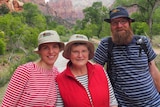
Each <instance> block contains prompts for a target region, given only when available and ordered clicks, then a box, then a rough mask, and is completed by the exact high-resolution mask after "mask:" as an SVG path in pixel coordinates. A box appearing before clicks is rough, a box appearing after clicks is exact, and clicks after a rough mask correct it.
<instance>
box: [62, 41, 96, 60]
mask: <svg viewBox="0 0 160 107" xmlns="http://www.w3.org/2000/svg"><path fill="white" fill-rule="evenodd" d="M74 43H85V44H86V45H87V46H88V47H89V51H90V53H89V60H90V59H92V58H93V56H94V45H93V43H91V42H89V41H80V40H77V41H72V42H69V43H67V44H66V46H65V48H64V51H63V54H62V55H63V57H65V58H66V59H70V54H71V53H70V51H71V46H72V45H73V44H74Z"/></svg>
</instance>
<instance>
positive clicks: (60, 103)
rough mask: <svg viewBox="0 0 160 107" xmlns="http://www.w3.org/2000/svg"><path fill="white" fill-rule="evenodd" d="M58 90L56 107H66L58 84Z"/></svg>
mask: <svg viewBox="0 0 160 107" xmlns="http://www.w3.org/2000/svg"><path fill="white" fill-rule="evenodd" d="M56 88H57V100H56V107H64V104H63V100H62V97H61V95H60V92H59V88H58V84H57V83H56Z"/></svg>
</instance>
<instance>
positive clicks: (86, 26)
mask: <svg viewBox="0 0 160 107" xmlns="http://www.w3.org/2000/svg"><path fill="white" fill-rule="evenodd" d="M107 12H108V11H107V8H106V7H105V6H103V5H102V2H94V3H93V4H92V6H91V7H87V8H85V9H84V10H83V13H84V19H82V21H77V26H75V29H77V30H78V32H80V31H81V32H82V31H83V32H85V34H87V35H88V36H89V37H92V36H97V37H98V38H99V37H100V34H101V31H102V27H103V26H102V24H103V22H104V21H103V20H104V18H106V16H107V15H108V14H107ZM92 26H93V27H92ZM78 27H79V28H78Z"/></svg>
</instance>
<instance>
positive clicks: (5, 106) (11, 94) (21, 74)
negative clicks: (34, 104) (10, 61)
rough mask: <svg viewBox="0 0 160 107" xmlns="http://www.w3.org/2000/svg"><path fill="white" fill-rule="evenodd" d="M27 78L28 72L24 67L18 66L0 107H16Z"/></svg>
mask: <svg viewBox="0 0 160 107" xmlns="http://www.w3.org/2000/svg"><path fill="white" fill-rule="evenodd" d="M28 78H29V70H28V69H27V67H26V66H24V65H22V66H19V67H18V68H17V69H16V70H15V72H14V74H13V76H12V78H11V80H10V82H9V84H8V87H7V90H6V93H5V95H4V98H3V101H2V107H16V105H17V103H18V101H19V99H20V97H21V94H22V92H23V90H24V87H25V84H26V82H27V80H28Z"/></svg>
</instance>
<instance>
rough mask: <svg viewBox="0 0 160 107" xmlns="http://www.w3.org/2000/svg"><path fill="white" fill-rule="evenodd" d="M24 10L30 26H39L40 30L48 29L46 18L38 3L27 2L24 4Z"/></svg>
mask: <svg viewBox="0 0 160 107" xmlns="http://www.w3.org/2000/svg"><path fill="white" fill-rule="evenodd" d="M23 9H24V11H23V12H22V14H23V16H24V18H25V21H26V23H27V24H28V26H31V27H37V28H38V29H40V30H44V29H46V27H47V25H46V18H45V16H44V15H43V14H42V13H41V11H40V10H39V9H38V7H37V5H34V4H32V3H26V4H24V6H23Z"/></svg>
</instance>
